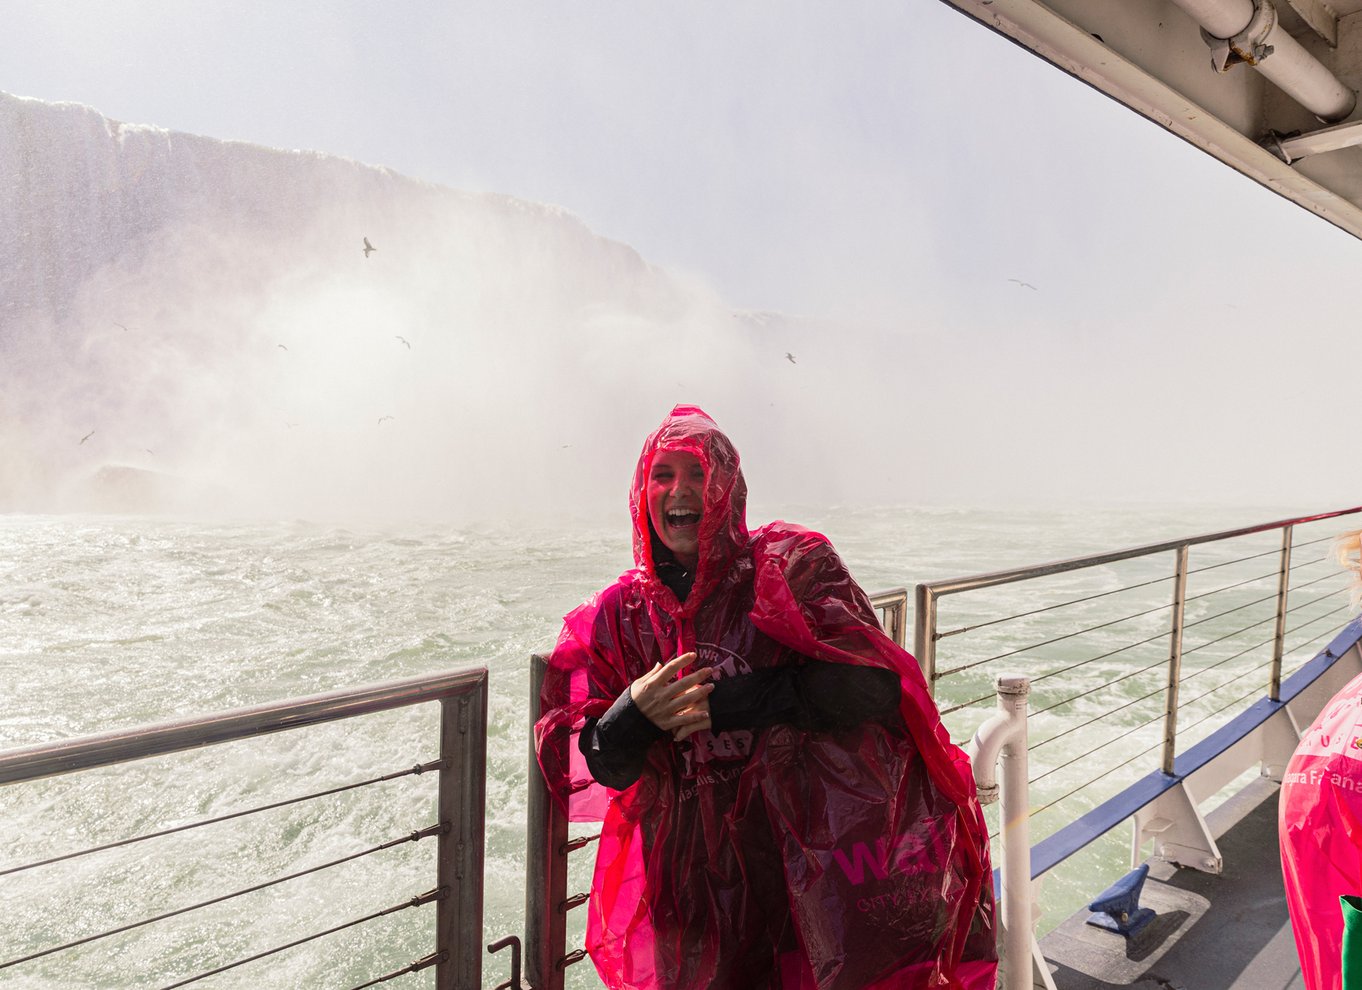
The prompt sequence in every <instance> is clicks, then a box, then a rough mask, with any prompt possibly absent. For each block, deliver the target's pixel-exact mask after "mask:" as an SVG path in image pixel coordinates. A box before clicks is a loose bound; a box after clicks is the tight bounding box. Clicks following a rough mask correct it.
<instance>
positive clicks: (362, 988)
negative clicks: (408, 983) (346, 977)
mask: <svg viewBox="0 0 1362 990" xmlns="http://www.w3.org/2000/svg"><path fill="white" fill-rule="evenodd" d="M447 959H449V950H448V949H441V950H440V951H439V952H432V953H431V954H430V955H428V956H426V957H425V958H424V959H418V960H416V962H414V963H412V964H411V965H410V966H403V967H402V968H401V969H395V970H393V971H392V972H391V973H384V974H383V975H382V976H377V977H375V978H374V979H372V980H370V981H369V982H368V983H361V984H360V985H359V986H357V987H351V988H350V990H366V988H368V987H376V986H378V985H379V984H380V983H387V982H388V981H389V980H395V979H397V978H398V977H399V976H408V975H410V974H412V973H419V972H421V970H423V969H429V968H430V967H431V966H438V965H439V964H440V963H442V962H445V961H446V960H447Z"/></svg>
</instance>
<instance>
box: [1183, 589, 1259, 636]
mask: <svg viewBox="0 0 1362 990" xmlns="http://www.w3.org/2000/svg"><path fill="white" fill-rule="evenodd" d="M1276 598H1277V596H1276V594H1271V595H1267V596H1266V597H1264V598H1255V599H1254V600H1253V601H1251V602H1245V603H1244V604H1243V605H1236V606H1235V607H1234V608H1229V609H1226V610H1225V611H1223V612H1216V613H1215V614H1214V615H1206V616H1202V617H1201V618H1200V619H1195V620H1193V621H1191V622H1186V623H1183V626H1182V628H1183V629H1184V630H1186V629H1191V628H1192V627H1193V626H1199V625H1201V624H1202V623H1203V622H1210V621H1211V620H1212V619H1220V618H1224V617H1225V616H1227V615H1233V614H1234V613H1235V612H1242V611H1243V610H1244V609H1246V608H1251V607H1253V606H1254V605H1261V604H1263V602H1270V601H1275V600H1276ZM1275 617H1276V616H1275V613H1274V614H1273V615H1270V616H1268V619H1272V618H1275ZM1263 621H1267V620H1266V619H1265V620H1263ZM1253 625H1255V626H1256V625H1258V623H1256V622H1255V623H1254V624H1253ZM1247 628H1249V629H1252V628H1253V626H1249V627H1247Z"/></svg>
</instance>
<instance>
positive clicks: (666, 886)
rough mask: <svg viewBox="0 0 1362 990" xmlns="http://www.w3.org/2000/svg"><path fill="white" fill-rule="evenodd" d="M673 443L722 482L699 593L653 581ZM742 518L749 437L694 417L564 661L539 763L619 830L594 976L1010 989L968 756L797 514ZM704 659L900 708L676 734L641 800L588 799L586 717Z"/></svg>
mask: <svg viewBox="0 0 1362 990" xmlns="http://www.w3.org/2000/svg"><path fill="white" fill-rule="evenodd" d="M664 450H667V451H686V452H689V453H692V454H694V455H695V456H696V457H698V458H699V459H700V461H701V463H702V465H703V466H704V469H705V487H704V513H703V515H702V518H701V522H700V534H699V540H700V559H699V564H698V567H697V569H696V575H695V583H694V586H693V588H692V590H691V592H690V594H689V595H688V596H687V597H686V599H685V601H678V600H677V597H676V595H675V594H673V592H672V591H671V590H669V589H668V587H667V586H666V585H665V584H663V583H662V582H661V581H660V580H659V579H658V576H657V571H656V567H655V564H654V559H655V552H654V547H653V541H654V539H655V537H654V536H653V534H652V532H651V531H650V527H649V524H648V508H647V500H646V481H647V478H648V476H649V470H650V467H651V463H652V460H653V458H654V457H655V456H656V455H657V454H658V453H659V452H660V451H664ZM745 505H746V487H745V483H744V481H743V477H742V473H741V471H740V469H739V464H738V456H737V452H736V451H735V450H734V448H733V446H732V444H731V443H730V442H729V441H728V439H727V438H726V437H725V436H724V435H723V434H722V433H721V432H720V431H719V430H718V428H717V427H716V426H715V425H714V423H713V422H712V421H711V420H710V419H709V417H708V416H706V415H705V414H704V413H703V412H701V411H700V410H698V409H695V408H694V407H684V406H678V407H677V408H676V409H675V410H673V412H672V414H671V415H670V416H669V417H668V418H667V420H665V421H664V423H663V424H662V426H661V427H660V428H659V429H658V430H657V432H655V433H654V434H653V435H652V436H651V437H649V438H648V441H647V442H646V443H645V445H644V449H643V453H642V455H641V456H640V458H639V462H638V467H637V469H636V472H635V476H634V484H633V488H632V492H631V496H630V511H631V515H632V519H633V525H634V558H635V562H636V564H637V566H636V567H635V568H634V569H633V570H630V571H628V572H627V573H625V574H624V575H623V576H621V577H620V578H619V579H618V580H617V581H616V582H615V583H614V584H613V585H611V586H610V587H608V588H606V589H605V590H604V591H602V592H600V593H599V594H598V595H596V596H594V597H593V598H592V599H591V600H590V601H588V602H587V603H586V604H584V605H582V606H581V607H579V608H578V609H576V610H575V611H573V612H572V613H570V614H569V615H568V616H567V618H566V619H565V621H564V628H563V632H562V635H561V637H560V639H559V642H558V645H557V647H556V648H555V650H554V652H553V654H552V656H551V658H550V665H549V671H548V673H547V676H546V678H545V682H544V689H543V697H542V702H543V706H544V707H543V711H544V714H543V716H542V718H541V719H540V720H539V722H538V724H537V725H536V744H537V747H538V753H539V760H540V764H541V766H542V768H543V771H544V774H545V778H546V780H547V781H548V784H549V787H550V789H551V791H552V792H553V793H554V795H555V796H556V797H557V798H558V799H559V800H560V801H562V802H564V803H565V805H566V806H567V807H568V809H569V814H570V816H571V817H572V818H573V819H574V820H594V819H600V818H603V820H604V824H603V828H602V833H601V840H600V845H599V850H598V853H597V860H596V868H595V875H594V880H593V884H592V891H591V900H590V904H589V908H588V910H589V916H588V920H587V938H586V941H587V948H588V950H589V952H590V954H591V957H592V959H593V961H594V962H595V964H596V967H597V970H598V971H599V972H600V974H601V977H602V979H603V980H604V981H605V983H606V985H607V986H609V987H612V988H637V990H700V988H716V990H718V988H733V990H738V988H742V990H757V988H766V987H771V988H806V987H807V988H814V987H817V988H834V987H835V988H845V990H851V988H856V990H867V988H878V987H884V988H888V987H896V988H897V987H952V988H967V990H975V988H979V990H982V988H986V987H987V988H992V987H993V985H994V978H995V969H996V963H995V953H994V932H993V905H992V877H991V872H990V868H989V862H988V854H987V842H986V832H985V829H984V826H983V819H982V815H981V813H980V809H979V806H978V803H977V801H976V800H975V796H974V786H973V778H972V776H971V774H970V771H969V766H968V761H967V758H966V756H965V754H964V753H963V752H962V751H961V750H960V749H959V748H958V747H956V746H954V745H952V744H951V743H950V741H949V737H948V735H947V733H946V731H945V729H944V727H943V726H942V725H941V722H940V719H939V717H938V715H937V711H936V708H935V706H934V704H933V703H932V700H931V698H930V696H929V694H928V691H927V687H926V684H925V682H924V680H923V678H922V675H921V673H920V671H919V669H918V666H917V664H916V662H915V661H914V660H913V658H912V657H911V656H910V655H909V654H907V653H906V652H905V651H904V650H902V649H901V648H899V647H898V646H897V645H896V644H895V643H894V642H893V641H892V640H890V639H889V638H888V637H887V636H886V635H885V634H884V633H883V632H882V631H881V629H880V627H879V623H878V621H877V619H876V617H875V613H874V610H873V608H872V607H871V605H870V603H869V600H868V599H867V597H866V595H865V594H864V592H863V591H862V590H861V589H860V588H859V587H858V586H857V585H856V583H855V582H854V581H853V580H852V579H851V577H850V575H849V574H848V572H847V570H846V568H845V567H844V565H843V564H842V561H841V560H840V559H839V558H838V556H837V554H836V552H835V551H834V550H833V548H832V546H831V545H830V544H829V543H828V541H827V540H826V538H824V537H822V536H820V535H819V534H817V533H813V532H810V531H808V530H805V529H802V528H800V527H798V526H793V525H790V524H786V523H780V522H777V523H772V524H770V525H769V526H765V527H762V528H760V529H758V530H756V531H753V532H751V533H749V532H748V530H747V525H746V519H745ZM689 651H694V652H696V653H697V655H698V659H697V661H696V662H697V663H698V664H703V665H707V666H712V667H714V668H716V671H715V674H714V677H715V679H720V678H723V677H735V676H739V675H741V674H744V673H747V672H750V671H756V670H761V669H764V668H768V667H773V666H779V665H785V664H798V663H803V662H805V661H806V659H814V660H819V661H824V662H832V663H844V664H863V665H872V666H876V667H881V668H886V669H889V670H892V671H894V672H895V673H896V674H898V676H899V680H900V684H901V688H902V696H901V702H900V705H899V712H898V716H899V717H897V718H891V719H887V720H884V721H883V722H867V723H866V724H863V725H859V726H855V727H852V728H848V729H840V730H836V731H831V732H812V731H804V730H800V729H796V728H794V727H793V726H790V725H777V726H774V727H771V728H768V729H761V730H757V731H746V730H734V731H727V732H719V733H713V732H707V731H701V732H697V733H695V734H694V735H692V736H690V737H689V738H688V739H686V740H684V741H682V742H680V743H677V742H674V741H673V740H672V739H671V737H670V736H669V737H667V738H665V739H663V740H661V741H659V742H657V743H655V744H654V745H653V746H652V747H651V748H650V749H649V750H648V759H647V764H646V765H645V768H644V771H643V774H642V776H641V777H640V779H639V780H638V781H637V783H635V784H634V785H633V786H631V787H629V788H627V789H625V790H623V791H611V790H608V789H607V788H605V787H603V786H601V785H600V784H596V783H594V782H592V783H590V784H589V786H582V785H583V784H584V783H585V782H587V781H589V780H590V777H589V773H588V771H587V768H586V764H585V760H584V759H583V757H582V755H581V754H580V752H579V751H578V747H577V745H576V737H575V734H576V732H577V731H579V730H580V729H581V727H582V725H583V723H584V722H585V720H587V719H588V718H598V717H600V716H601V715H602V714H603V713H604V712H605V711H606V710H607V709H608V708H609V707H610V706H611V704H612V703H613V702H614V701H615V700H616V699H617V698H618V697H619V696H620V694H621V693H623V692H624V691H625V690H626V688H627V687H628V686H629V684H630V683H631V682H632V681H633V680H634V679H635V678H637V677H639V676H640V675H642V674H643V673H645V672H646V671H648V670H649V669H651V668H652V667H653V666H654V665H655V664H657V663H661V662H665V661H667V660H669V659H671V658H672V657H674V656H676V655H678V654H681V653H684V652H689Z"/></svg>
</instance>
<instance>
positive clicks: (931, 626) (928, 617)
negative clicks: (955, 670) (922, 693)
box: [913, 584, 936, 698]
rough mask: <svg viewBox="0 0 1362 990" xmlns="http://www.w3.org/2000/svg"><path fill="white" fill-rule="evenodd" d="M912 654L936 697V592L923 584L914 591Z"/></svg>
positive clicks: (933, 695) (932, 694) (930, 690)
mask: <svg viewBox="0 0 1362 990" xmlns="http://www.w3.org/2000/svg"><path fill="white" fill-rule="evenodd" d="M914 606H915V607H914V609H913V655H914V656H915V657H917V665H918V666H919V667H921V668H922V676H923V677H925V678H926V679H927V690H928V691H929V692H930V693H931V696H932V697H933V698H935V697H936V594H935V592H933V591H932V589H931V588H929V587H927V585H925V584H919V585H918V586H917V588H916V590H915V592H914Z"/></svg>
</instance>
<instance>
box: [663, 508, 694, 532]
mask: <svg viewBox="0 0 1362 990" xmlns="http://www.w3.org/2000/svg"><path fill="white" fill-rule="evenodd" d="M698 525H700V513H699V512H697V511H694V510H691V509H668V510H667V526H668V527H669V528H671V529H690V528H691V527H693V526H698Z"/></svg>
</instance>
